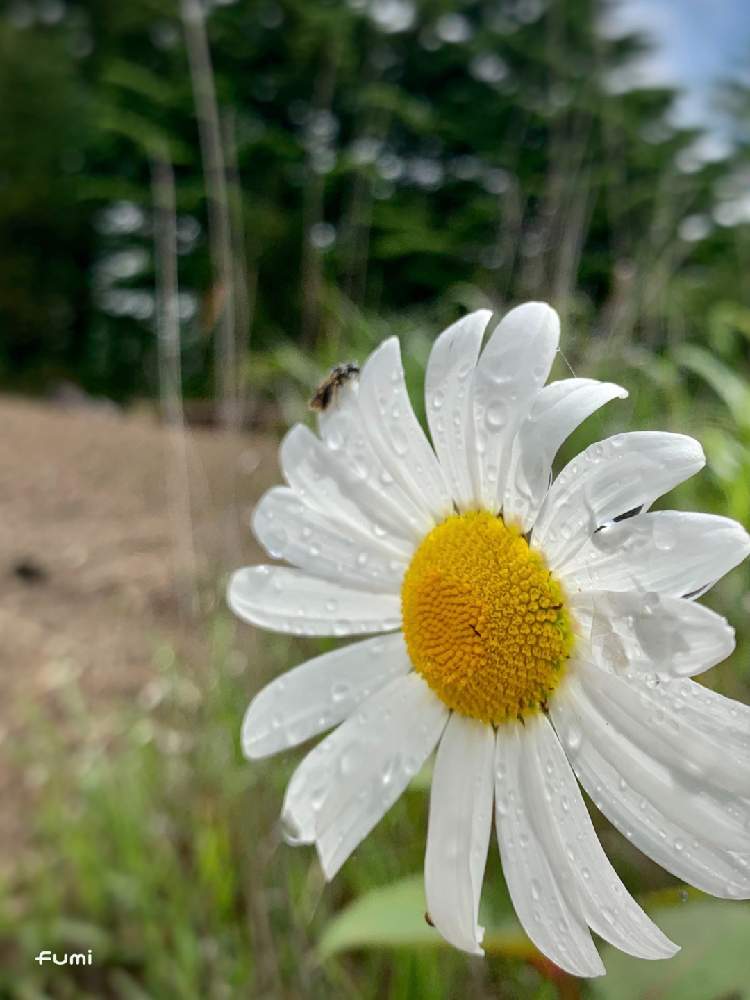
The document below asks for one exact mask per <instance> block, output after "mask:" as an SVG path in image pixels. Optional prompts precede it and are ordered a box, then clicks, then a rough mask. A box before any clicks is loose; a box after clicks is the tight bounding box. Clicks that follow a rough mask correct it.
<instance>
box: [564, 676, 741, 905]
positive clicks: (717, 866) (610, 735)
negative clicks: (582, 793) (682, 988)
mask: <svg viewBox="0 0 750 1000" xmlns="http://www.w3.org/2000/svg"><path fill="white" fill-rule="evenodd" d="M550 711H551V713H552V719H553V722H554V724H555V728H556V729H557V732H558V734H559V736H560V739H561V742H562V744H563V746H564V747H565V749H566V752H567V755H568V758H569V760H570V762H571V764H572V765H573V769H574V770H575V772H576V774H577V775H578V778H579V780H580V782H581V784H582V785H583V787H584V788H585V789H586V791H587V792H588V794H589V795H590V796H591V798H592V799H593V801H594V804H595V805H596V807H597V808H598V809H600V810H601V811H602V812H603V813H604V815H605V816H606V817H607V818H608V819H609V820H610V822H611V823H613V824H614V825H615V826H616V827H617V828H618V829H619V830H620V831H621V832H622V833H623V834H624V835H625V836H626V837H627V838H628V839H629V840H631V841H632V842H633V843H634V844H635V845H636V847H639V848H640V849H641V850H642V851H643V852H644V853H645V854H648V855H649V857H651V858H653V859H654V861H656V862H657V863H658V864H660V865H661V866H662V867H663V868H666V869H667V870H668V871H671V872H672V873H673V874H674V875H676V876H677V877H678V878H681V879H683V880H684V881H686V882H689V883H691V884H692V885H695V886H697V887H698V888H699V889H702V890H703V891H704V892H709V893H712V894H713V895H714V896H722V897H727V898H733V897H735V898H736V897H746V896H750V873H743V872H742V871H741V870H740V865H739V864H738V861H737V859H735V858H733V857H732V856H731V854H730V853H729V848H731V846H732V845H731V843H730V842H729V840H730V838H732V837H733V836H736V832H735V833H733V832H732V830H731V827H730V825H729V820H728V818H727V816H726V815H724V814H723V813H722V812H721V811H720V810H717V809H716V808H715V805H714V804H713V803H712V802H711V801H710V800H709V799H707V798H706V797H704V796H702V795H700V794H699V793H696V792H695V791H691V790H689V789H688V788H687V787H686V786H685V785H684V784H683V783H681V782H679V781H678V780H677V779H676V778H675V776H674V775H673V774H672V773H671V772H670V771H669V770H667V769H666V768H665V767H663V765H661V764H659V763H658V762H657V761H654V760H652V759H651V758H650V757H649V756H648V755H647V754H645V753H644V752H643V751H641V750H640V749H639V748H638V747H636V746H634V745H633V744H632V743H631V742H630V741H629V740H627V739H626V738H625V737H624V736H623V735H622V734H621V733H620V732H619V731H618V729H617V728H616V727H615V726H613V725H610V724H609V722H608V721H607V719H606V718H605V717H604V716H603V715H602V713H601V712H600V711H599V709H598V708H597V707H596V706H595V705H594V704H593V702H592V701H591V699H590V698H588V697H587V695H586V694H585V692H584V691H583V690H582V688H581V686H580V684H579V683H578V681H577V679H576V678H574V677H570V678H568V679H567V681H566V682H565V684H563V685H560V687H559V688H558V690H557V691H556V692H555V696H554V698H553V699H551V700H550ZM717 842H718V843H717Z"/></svg>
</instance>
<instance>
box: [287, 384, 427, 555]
mask: <svg viewBox="0 0 750 1000" xmlns="http://www.w3.org/2000/svg"><path fill="white" fill-rule="evenodd" d="M354 405H355V407H356V403H355V404H354ZM334 440H336V439H335V438H334ZM356 440H357V436H356V435H354V434H353V435H351V436H350V440H349V443H350V445H351V447H352V449H353V448H354V447H355V446H356ZM339 451H341V452H346V451H347V449H345V448H343V446H340V447H339ZM369 454H370V458H371V465H373V466H374V465H375V464H376V459H375V456H374V455H372V453H371V452H369ZM279 461H280V462H281V468H282V471H283V473H284V478H285V479H286V481H287V482H288V483H289V485H290V486H291V487H292V489H293V490H294V492H295V493H296V494H297V495H298V496H299V497H300V499H302V500H304V502H305V503H306V504H307V505H308V506H310V507H315V508H316V509H317V510H319V511H321V513H323V514H329V513H330V512H331V511H335V513H336V518H337V519H338V520H342V521H345V522H346V523H347V524H351V525H353V526H354V527H356V528H358V529H359V530H360V531H361V532H366V533H369V534H370V535H373V536H374V537H375V538H376V539H377V540H378V542H379V544H380V545H381V547H382V548H384V549H387V550H389V551H392V552H393V553H394V554H396V555H401V556H404V557H405V558H407V559H408V558H409V557H410V555H411V554H412V553H413V551H414V547H415V540H417V539H418V538H419V537H420V535H419V534H418V532H416V531H415V529H414V525H413V523H412V521H410V520H409V518H408V516H407V515H406V514H405V513H404V509H403V508H404V505H405V498H402V502H400V503H399V502H397V501H396V500H392V501H391V502H389V500H388V498H387V497H385V496H384V495H383V494H384V490H383V487H382V486H379V487H374V486H373V485H372V484H371V482H370V480H371V478H373V477H372V476H371V475H368V474H367V472H366V469H367V468H369V467H368V466H367V465H366V462H365V461H364V460H362V461H359V462H358V461H355V460H354V459H353V458H352V455H351V454H350V455H349V460H348V461H342V460H341V459H340V458H339V457H338V456H337V452H336V451H332V450H331V449H330V448H329V447H327V446H326V445H325V444H323V442H322V441H321V440H320V439H319V438H318V437H316V435H315V434H313V432H312V431H311V430H310V429H309V427H305V426H304V424H295V425H294V427H292V429H291V430H290V431H289V432H288V433H287V435H286V437H285V438H284V440H283V441H282V442H281V447H280V449H279ZM377 468H378V469H380V466H379V463H378V465H377ZM375 478H377V477H375Z"/></svg>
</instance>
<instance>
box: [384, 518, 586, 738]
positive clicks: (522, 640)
mask: <svg viewBox="0 0 750 1000" xmlns="http://www.w3.org/2000/svg"><path fill="white" fill-rule="evenodd" d="M401 611H402V620H403V631H404V637H405V639H406V645H407V647H408V649H409V655H410V656H411V660H412V663H413V664H414V666H415V668H416V670H418V671H419V673H420V674H421V675H422V676H423V677H424V679H425V680H426V681H427V683H428V684H429V685H430V687H431V688H432V690H433V691H434V692H435V694H437V695H438V697H439V698H441V699H442V700H443V701H444V702H445V704H446V705H448V707H449V708H452V709H454V710H455V711H456V712H460V713H461V714H462V715H470V716H472V717H473V718H475V719H481V720H482V721H483V722H490V723H493V724H495V725H497V724H499V723H501V722H504V721H506V720H508V719H515V718H519V717H523V716H524V715H527V714H529V713H530V712H533V711H537V710H539V709H540V708H542V707H543V706H544V704H545V702H546V699H547V698H548V697H549V695H550V694H551V692H552V691H553V690H554V689H555V687H556V686H557V684H558V683H559V681H560V678H561V677H562V674H563V670H564V667H565V661H566V660H567V658H568V656H569V655H570V651H571V647H572V644H573V632H572V629H571V625H570V619H569V617H568V613H567V612H566V610H565V606H564V595H563V592H562V588H561V587H560V584H559V583H558V582H557V581H556V580H555V579H554V578H553V576H552V574H551V573H550V571H549V570H548V569H547V567H546V565H545V562H544V559H543V558H542V556H541V555H540V554H539V553H538V552H534V551H532V550H531V549H530V548H529V545H528V542H527V541H526V539H525V538H524V537H523V535H521V534H520V532H518V531H516V530H514V529H513V528H510V527H508V526H507V525H506V524H505V522H504V521H503V520H502V518H500V517H495V516H494V515H493V514H490V513H488V512H487V511H472V512H470V513H468V514H457V515H454V516H452V517H449V518H447V519H446V520H445V521H443V522H442V523H441V524H439V525H438V526H437V527H436V528H433V530H432V531H431V532H430V533H429V534H428V535H427V536H426V537H425V539H424V541H423V542H422V544H421V545H420V546H419V548H418V549H417V551H416V552H415V554H414V558H413V559H412V561H411V564H410V566H409V569H408V570H407V572H406V575H405V577H404V582H403V586H402V589H401Z"/></svg>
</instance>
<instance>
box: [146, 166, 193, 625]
mask: <svg viewBox="0 0 750 1000" xmlns="http://www.w3.org/2000/svg"><path fill="white" fill-rule="evenodd" d="M151 190H152V198H153V204H154V221H155V225H154V264H155V272H156V323H157V327H156V333H157V336H156V343H157V357H158V373H159V402H160V407H161V413H162V419H163V421H164V423H165V424H166V428H165V432H166V435H167V461H166V466H165V473H166V485H167V503H168V506H169V515H170V517H169V523H170V527H171V529H172V531H173V535H174V551H175V563H176V570H177V572H176V590H177V596H178V600H179V604H180V610H181V611H182V612H183V613H184V614H187V615H188V616H191V615H193V614H194V613H195V612H196V611H197V604H198V601H197V563H196V557H195V541H194V535H193V517H192V505H191V492H190V470H189V465H188V443H187V433H186V430H185V413H184V409H183V405H182V361H181V344H180V317H179V284H178V272H177V209H176V196H175V183H174V172H173V170H172V164H171V163H170V161H169V158H168V156H167V155H166V153H162V155H159V156H153V157H152V160H151Z"/></svg>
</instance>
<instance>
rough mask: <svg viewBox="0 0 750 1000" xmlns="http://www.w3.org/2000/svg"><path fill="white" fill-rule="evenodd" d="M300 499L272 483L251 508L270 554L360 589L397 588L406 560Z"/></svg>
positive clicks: (255, 528)
mask: <svg viewBox="0 0 750 1000" xmlns="http://www.w3.org/2000/svg"><path fill="white" fill-rule="evenodd" d="M334 518H335V512H331V514H330V515H328V514H322V513H320V512H319V511H318V510H316V509H315V508H314V507H308V506H307V505H306V504H304V503H303V502H302V501H301V500H300V499H299V497H298V496H297V494H296V493H295V492H294V490H290V489H288V488H287V487H285V486H274V487H273V488H272V489H270V490H268V492H266V493H265V494H264V495H263V496H262V497H261V500H260V502H259V503H258V506H257V507H256V508H255V511H254V513H253V532H254V533H255V537H256V538H257V539H258V541H259V542H260V544H261V545H262V546H263V547H264V548H265V550H266V552H268V554H269V555H270V556H271V557H272V558H274V559H285V560H286V561H287V562H289V563H292V565H294V566H298V567H299V568H300V569H303V570H306V571H307V572H308V573H312V574H313V575H316V576H321V577H323V578H324V579H326V580H332V581H333V582H334V583H340V584H344V585H346V586H350V587H356V588H358V589H363V590H374V591H383V592H385V593H391V594H393V593H397V592H398V591H399V590H400V589H401V582H402V580H403V577H404V573H405V572H406V568H407V566H408V560H406V559H404V558H403V557H401V556H397V555H395V553H393V552H391V553H389V552H388V550H387V549H383V548H382V547H381V546H380V544H379V542H378V539H377V538H376V537H375V536H374V535H373V534H372V533H369V534H366V533H365V532H364V531H361V530H360V529H359V528H357V527H355V526H354V525H353V524H350V525H346V524H344V523H342V522H338V523H337V522H336V520H335V519H334Z"/></svg>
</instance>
